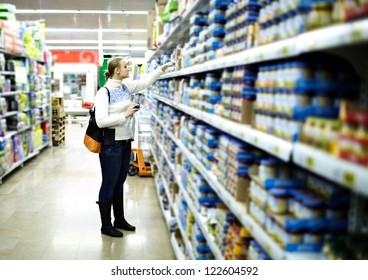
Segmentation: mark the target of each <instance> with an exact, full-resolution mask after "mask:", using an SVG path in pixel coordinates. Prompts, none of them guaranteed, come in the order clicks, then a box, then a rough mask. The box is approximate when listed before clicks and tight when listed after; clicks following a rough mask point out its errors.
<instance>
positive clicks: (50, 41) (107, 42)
mask: <svg viewBox="0 0 368 280" xmlns="http://www.w3.org/2000/svg"><path fill="white" fill-rule="evenodd" d="M97 43H98V40H46V44H97ZM102 43H103V44H136V45H145V44H146V43H147V42H146V41H145V40H102Z"/></svg>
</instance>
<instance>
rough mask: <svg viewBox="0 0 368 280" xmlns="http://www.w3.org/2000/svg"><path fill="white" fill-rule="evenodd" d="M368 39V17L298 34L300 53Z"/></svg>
mask: <svg viewBox="0 0 368 280" xmlns="http://www.w3.org/2000/svg"><path fill="white" fill-rule="evenodd" d="M366 41H368V19H362V20H357V21H353V22H349V23H341V24H336V25H332V26H328V27H325V28H321V29H318V30H314V31H310V32H307V33H304V34H301V35H299V36H298V40H297V44H298V45H297V49H298V52H299V53H308V52H311V51H320V50H326V49H330V48H335V47H343V46H347V45H353V44H357V43H362V42H366Z"/></svg>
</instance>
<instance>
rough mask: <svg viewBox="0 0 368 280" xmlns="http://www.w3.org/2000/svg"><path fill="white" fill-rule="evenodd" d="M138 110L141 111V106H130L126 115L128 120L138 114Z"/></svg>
mask: <svg viewBox="0 0 368 280" xmlns="http://www.w3.org/2000/svg"><path fill="white" fill-rule="evenodd" d="M138 110H139V105H138V104H137V103H132V104H130V105H129V107H128V109H127V110H126V111H125V113H124V115H125V118H128V117H130V116H131V115H134V114H135V113H136V112H138Z"/></svg>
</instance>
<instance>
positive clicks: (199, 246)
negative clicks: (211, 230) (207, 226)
mask: <svg viewBox="0 0 368 280" xmlns="http://www.w3.org/2000/svg"><path fill="white" fill-rule="evenodd" d="M191 236H192V238H191V243H192V248H193V253H194V258H195V259H196V260H213V259H214V256H213V254H212V252H211V249H210V247H209V246H208V245H207V242H206V238H205V237H204V235H203V233H202V231H201V229H200V227H199V225H198V224H197V223H195V225H194V226H193V229H192V233H191Z"/></svg>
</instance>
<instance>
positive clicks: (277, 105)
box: [255, 92, 340, 116]
mask: <svg viewBox="0 0 368 280" xmlns="http://www.w3.org/2000/svg"><path fill="white" fill-rule="evenodd" d="M339 103H340V99H336V98H335V97H334V96H326V95H310V94H308V95H307V94H298V93H276V94H273V93H263V92H258V93H257V100H256V102H255V108H256V109H257V110H264V111H270V112H274V113H279V114H285V115H288V116H293V112H294V110H295V109H297V108H299V109H300V108H302V107H307V106H315V107H325V108H327V107H329V108H331V109H332V108H336V106H338V104H339Z"/></svg>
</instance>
